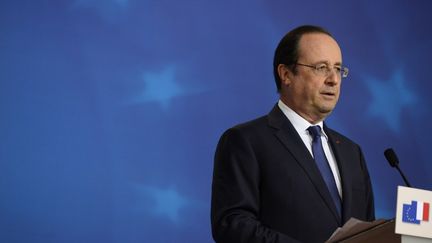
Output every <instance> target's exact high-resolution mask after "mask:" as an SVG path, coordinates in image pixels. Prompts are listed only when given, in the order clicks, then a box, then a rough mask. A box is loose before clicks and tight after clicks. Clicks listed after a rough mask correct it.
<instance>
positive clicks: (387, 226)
mask: <svg viewBox="0 0 432 243" xmlns="http://www.w3.org/2000/svg"><path fill="white" fill-rule="evenodd" d="M431 205H432V192H431V191H426V190H421V189H415V188H410V187H403V186H399V187H398V197H397V209H396V218H395V219H391V220H377V221H374V222H363V221H360V220H357V219H350V220H349V221H348V222H347V223H346V224H345V225H344V226H343V227H342V228H339V229H337V230H336V231H335V232H334V233H333V235H332V236H331V237H330V239H329V240H328V241H327V242H344V243H361V242H367V243H400V242H402V243H432V216H431V212H432V211H431V208H430V207H431Z"/></svg>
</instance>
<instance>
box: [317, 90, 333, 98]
mask: <svg viewBox="0 0 432 243" xmlns="http://www.w3.org/2000/svg"><path fill="white" fill-rule="evenodd" d="M321 95H323V96H325V97H328V98H333V97H335V96H336V94H335V93H334V92H330V91H325V92H321Z"/></svg>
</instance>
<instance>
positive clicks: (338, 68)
mask: <svg viewBox="0 0 432 243" xmlns="http://www.w3.org/2000/svg"><path fill="white" fill-rule="evenodd" d="M334 69H335V70H336V71H338V72H341V70H342V67H339V66H335V67H334Z"/></svg>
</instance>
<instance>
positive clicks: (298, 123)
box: [278, 100, 328, 140]
mask: <svg viewBox="0 0 432 243" xmlns="http://www.w3.org/2000/svg"><path fill="white" fill-rule="evenodd" d="M278 106H279V108H280V109H281V110H282V112H283V113H284V115H285V116H286V117H287V118H288V120H289V121H290V122H291V124H292V125H293V126H294V128H295V130H296V131H297V133H298V134H300V135H302V134H307V135H309V131H308V130H307V129H308V128H309V127H310V126H320V127H321V131H322V134H323V135H324V137H325V138H326V139H327V140H328V137H327V134H326V133H325V132H324V129H323V124H324V123H323V121H320V122H318V123H317V124H311V123H310V122H308V121H307V120H306V119H304V118H303V117H301V116H300V115H299V114H297V113H296V112H295V111H294V110H292V109H291V108H290V107H288V106H287V105H285V103H283V102H282V100H279V101H278Z"/></svg>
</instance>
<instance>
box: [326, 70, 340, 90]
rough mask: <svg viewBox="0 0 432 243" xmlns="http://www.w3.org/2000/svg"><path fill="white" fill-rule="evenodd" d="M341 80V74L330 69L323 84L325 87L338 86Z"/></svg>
mask: <svg viewBox="0 0 432 243" xmlns="http://www.w3.org/2000/svg"><path fill="white" fill-rule="evenodd" d="M341 78H342V77H341V73H340V72H339V71H338V70H337V69H335V68H332V69H330V72H329V74H328V76H327V78H326V80H325V83H326V84H327V85H331V86H334V85H337V84H339V82H340V80H341Z"/></svg>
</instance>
